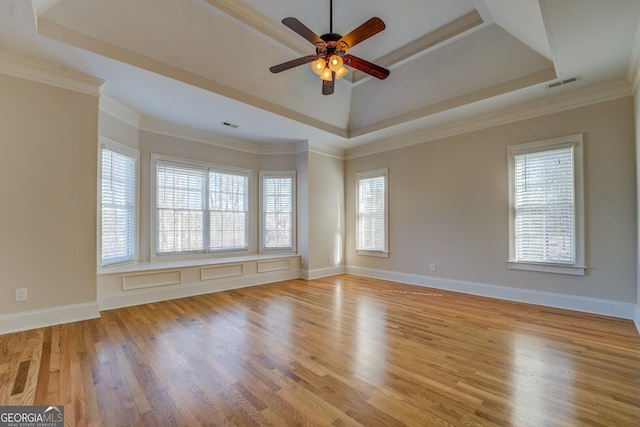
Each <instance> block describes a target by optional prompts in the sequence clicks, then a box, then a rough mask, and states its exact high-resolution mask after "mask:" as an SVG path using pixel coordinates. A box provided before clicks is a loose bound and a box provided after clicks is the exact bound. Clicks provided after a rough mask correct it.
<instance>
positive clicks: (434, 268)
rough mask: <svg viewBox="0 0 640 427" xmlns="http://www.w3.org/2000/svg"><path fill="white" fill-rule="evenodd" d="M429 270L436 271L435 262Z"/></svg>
mask: <svg viewBox="0 0 640 427" xmlns="http://www.w3.org/2000/svg"><path fill="white" fill-rule="evenodd" d="M429 270H431V271H436V263H435V262H432V263H431V264H429Z"/></svg>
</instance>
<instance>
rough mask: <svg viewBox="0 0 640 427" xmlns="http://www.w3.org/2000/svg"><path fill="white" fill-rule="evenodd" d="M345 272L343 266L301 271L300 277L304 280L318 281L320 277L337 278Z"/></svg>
mask: <svg viewBox="0 0 640 427" xmlns="http://www.w3.org/2000/svg"><path fill="white" fill-rule="evenodd" d="M345 272H346V269H345V266H344V265H336V266H333V267H326V268H317V269H315V270H301V271H300V277H301V278H303V279H306V280H313V279H320V278H322V277H329V276H337V275H338V274H344V273H345Z"/></svg>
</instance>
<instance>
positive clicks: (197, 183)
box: [154, 156, 249, 255]
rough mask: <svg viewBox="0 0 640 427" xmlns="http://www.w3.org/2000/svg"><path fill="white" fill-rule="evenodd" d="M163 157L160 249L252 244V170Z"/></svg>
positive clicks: (219, 249) (195, 250) (201, 250)
mask: <svg viewBox="0 0 640 427" xmlns="http://www.w3.org/2000/svg"><path fill="white" fill-rule="evenodd" d="M158 157H159V156H157V157H154V163H155V165H156V176H155V178H156V193H155V201H156V202H155V203H156V220H155V221H156V230H155V236H156V255H170V254H186V253H206V252H224V251H237V250H247V249H248V247H249V244H248V242H249V239H248V226H249V214H248V212H249V211H248V205H249V202H248V201H249V172H248V171H246V172H244V171H241V172H237V173H236V172H233V171H228V170H224V169H221V168H214V167H209V166H207V165H204V164H202V165H199V164H187V163H182V162H180V161H178V160H175V161H172V160H171V159H162V158H158Z"/></svg>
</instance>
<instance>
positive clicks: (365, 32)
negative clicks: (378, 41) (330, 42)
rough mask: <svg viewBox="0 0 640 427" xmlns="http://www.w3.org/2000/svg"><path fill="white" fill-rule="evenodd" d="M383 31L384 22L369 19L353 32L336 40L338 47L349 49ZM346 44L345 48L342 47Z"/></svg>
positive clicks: (378, 19) (377, 19)
mask: <svg viewBox="0 0 640 427" xmlns="http://www.w3.org/2000/svg"><path fill="white" fill-rule="evenodd" d="M384 29H385V25H384V22H382V19H380V18H376V17H374V18H371V19H369V20H368V21H367V22H365V23H364V24H362V25H360V26H359V27H358V28H356V29H355V30H353V31H351V32H350V33H349V34H347V35H346V36H344V37H342V38H341V39H340V40H338V43H337V44H338V46H340V45H342V47H344V49H343V50H347V49H351V48H352V47H354V46H355V45H357V44H358V43H360V42H362V41H364V40H366V39H368V38H369V37H371V36H373V35H375V34H378V33H379V32H380V31H382V30H384ZM345 44H346V46H344V45H345Z"/></svg>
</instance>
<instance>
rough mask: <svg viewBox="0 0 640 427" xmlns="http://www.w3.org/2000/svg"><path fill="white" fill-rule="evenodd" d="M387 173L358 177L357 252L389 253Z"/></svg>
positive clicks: (374, 173)
mask: <svg viewBox="0 0 640 427" xmlns="http://www.w3.org/2000/svg"><path fill="white" fill-rule="evenodd" d="M386 205H387V200H386V172H379V173H376V172H373V173H372V174H360V175H359V176H358V224H357V225H358V226H357V230H358V235H357V239H358V240H357V250H362V251H376V252H386V251H387V212H386V211H387V206H386Z"/></svg>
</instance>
